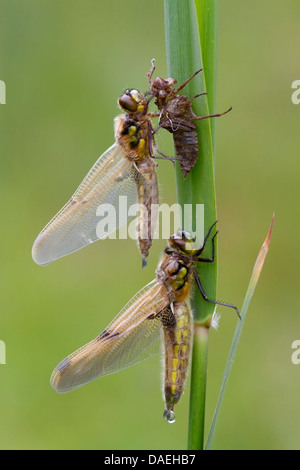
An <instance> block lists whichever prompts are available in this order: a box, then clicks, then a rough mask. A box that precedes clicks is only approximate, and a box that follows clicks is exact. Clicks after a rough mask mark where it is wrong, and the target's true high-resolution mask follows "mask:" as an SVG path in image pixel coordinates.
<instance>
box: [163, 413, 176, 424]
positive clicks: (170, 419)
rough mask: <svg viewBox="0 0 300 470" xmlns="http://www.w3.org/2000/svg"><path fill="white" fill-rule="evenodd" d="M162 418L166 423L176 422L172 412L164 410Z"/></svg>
mask: <svg viewBox="0 0 300 470" xmlns="http://www.w3.org/2000/svg"><path fill="white" fill-rule="evenodd" d="M164 418H165V419H166V420H167V421H168V423H170V424H172V423H175V421H176V415H175V413H174V411H172V410H165V411H164Z"/></svg>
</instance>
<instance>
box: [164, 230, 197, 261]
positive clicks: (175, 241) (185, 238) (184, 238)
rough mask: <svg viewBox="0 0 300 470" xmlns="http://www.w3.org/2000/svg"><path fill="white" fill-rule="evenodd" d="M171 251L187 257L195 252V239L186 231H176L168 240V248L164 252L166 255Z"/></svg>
mask: <svg viewBox="0 0 300 470" xmlns="http://www.w3.org/2000/svg"><path fill="white" fill-rule="evenodd" d="M171 251H177V252H179V253H182V254H184V255H188V256H191V255H193V254H194V253H196V252H197V246H196V238H195V237H194V236H193V235H192V234H191V233H190V232H187V231H186V230H182V229H179V230H177V233H174V235H171V237H170V238H169V246H168V248H167V249H166V251H165V252H166V253H167V254H168V253H171Z"/></svg>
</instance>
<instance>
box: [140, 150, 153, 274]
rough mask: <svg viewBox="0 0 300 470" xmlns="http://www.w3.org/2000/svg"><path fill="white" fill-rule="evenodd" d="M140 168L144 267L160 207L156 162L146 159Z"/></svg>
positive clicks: (141, 231)
mask: <svg viewBox="0 0 300 470" xmlns="http://www.w3.org/2000/svg"><path fill="white" fill-rule="evenodd" d="M136 166H137V168H138V182H137V187H138V201H139V204H140V206H139V213H138V224H137V233H138V245H139V249H140V252H141V254H142V260H143V267H144V266H145V265H146V263H147V258H148V255H149V249H150V247H151V245H152V237H153V232H154V228H155V222H156V217H157V209H158V188H157V178H156V171H155V162H153V161H152V160H146V159H145V160H144V161H142V162H137V163H136Z"/></svg>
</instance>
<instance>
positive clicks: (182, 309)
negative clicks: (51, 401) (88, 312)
mask: <svg viewBox="0 0 300 470" xmlns="http://www.w3.org/2000/svg"><path fill="white" fill-rule="evenodd" d="M214 225H215V224H213V225H212V226H211V228H210V229H209V231H208V233H207V235H206V237H205V239H204V243H203V245H202V247H201V248H200V249H197V248H196V243H195V238H194V237H192V235H191V234H190V233H188V232H185V231H183V230H178V232H177V233H176V234H174V235H172V236H171V237H170V238H169V241H168V247H167V248H166V249H165V250H164V253H163V257H162V260H161V262H160V263H159V265H158V268H157V271H156V279H155V280H153V281H152V282H150V283H149V284H148V285H147V286H146V287H144V288H143V289H142V290H141V291H139V292H138V293H137V294H136V295H135V296H134V297H133V298H132V299H131V300H130V301H129V302H128V303H127V305H125V307H124V308H123V309H122V310H121V312H120V313H119V315H117V317H116V318H115V319H114V320H113V321H112V322H111V323H110V325H109V326H108V327H107V328H106V329H105V330H104V331H103V332H102V333H101V334H100V335H99V336H97V337H96V338H95V339H94V340H92V341H91V342H89V343H87V344H86V345H85V346H83V347H81V348H80V349H78V350H77V351H75V352H74V353H72V354H70V355H69V356H68V357H66V358H65V359H64V360H63V361H61V362H60V363H59V364H58V366H57V367H56V368H55V370H54V371H53V373H52V376H51V379H50V383H51V386H52V387H53V388H54V389H55V390H56V391H57V392H58V393H66V392H69V391H71V390H74V389H76V388H78V387H81V386H82V385H84V384H86V383H88V382H91V381H92V380H94V379H96V378H98V377H103V376H105V375H108V374H112V373H114V372H117V371H119V370H121V369H124V368H126V367H129V366H131V365H134V364H137V363H138V362H141V361H142V360H144V359H146V358H148V357H150V356H152V355H154V354H156V353H157V352H159V349H160V345H161V342H163V346H164V354H165V372H164V397H165V410H164V418H165V419H166V420H167V421H168V422H169V423H173V422H175V413H174V406H175V405H176V403H177V402H178V401H179V399H180V396H181V395H182V393H183V391H184V385H185V380H186V376H187V370H188V364H189V357H190V351H191V343H192V327H193V321H192V313H191V308H190V304H189V300H190V297H191V292H192V289H193V285H194V284H195V282H196V284H197V286H198V288H199V289H200V292H201V294H202V296H203V298H204V299H205V300H206V301H208V302H212V303H214V304H220V305H224V306H227V307H231V308H234V309H235V310H236V312H237V314H238V315H239V312H238V309H237V307H235V306H234V305H231V304H227V303H224V302H219V301H217V300H211V299H209V298H208V297H207V295H206V294H205V292H204V290H203V287H202V284H201V282H200V279H199V277H198V275H197V272H196V264H197V262H205V263H211V262H213V261H214V257H215V245H214V240H215V237H216V235H217V233H218V232H216V233H215V234H214V236H213V237H212V254H211V257H210V258H201V256H200V255H201V254H202V252H203V250H204V247H205V245H206V243H207V240H208V238H209V236H210V233H211V231H212V228H213V227H214ZM239 316H240V315H239ZM161 339H162V341H161Z"/></svg>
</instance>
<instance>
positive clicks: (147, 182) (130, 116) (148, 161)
mask: <svg viewBox="0 0 300 470" xmlns="http://www.w3.org/2000/svg"><path fill="white" fill-rule="evenodd" d="M149 101H150V100H148V101H147V100H146V98H145V97H144V95H143V94H142V93H140V92H139V91H138V90H134V89H132V90H126V91H125V93H124V94H123V95H122V96H121V97H120V98H119V100H118V103H119V106H120V108H121V109H122V110H123V111H125V112H126V114H122V115H120V116H117V117H116V118H115V120H114V128H115V143H114V144H113V145H112V146H111V147H110V148H108V149H107V150H106V151H105V152H104V153H103V154H102V155H101V156H100V157H99V159H98V160H97V161H96V163H95V164H94V166H93V167H92V168H91V169H90V171H89V172H88V174H87V175H86V177H85V178H84V180H83V181H82V183H81V184H80V185H79V187H78V189H77V190H76V191H75V193H74V194H73V196H72V197H71V199H70V200H69V201H68V202H67V204H66V205H65V206H64V207H63V208H62V209H61V210H60V211H59V212H58V213H57V214H56V215H55V217H53V219H52V220H51V221H50V222H49V223H48V224H47V225H46V227H45V228H44V229H43V230H42V231H41V233H40V234H39V235H38V237H37V238H36V240H35V242H34V245H33V248H32V257H33V260H34V261H35V262H36V263H37V264H39V265H45V264H49V263H52V262H53V261H55V260H56V259H59V258H61V257H63V256H66V255H69V254H70V253H74V252H75V251H77V250H80V249H81V248H83V247H85V246H87V245H89V244H90V243H93V242H95V241H97V240H99V239H101V238H105V237H106V236H108V235H109V234H110V233H113V232H115V231H116V230H117V229H118V228H119V227H120V226H121V225H124V224H125V223H126V222H127V217H128V214H127V213H126V214H122V213H119V196H127V203H128V206H131V205H132V204H136V203H138V206H137V207H138V211H137V238H138V247H139V250H140V253H141V255H142V264H143V267H144V266H146V264H147V257H148V254H149V249H150V247H151V244H152V237H153V232H154V228H155V221H156V215H157V214H156V213H154V212H155V211H156V210H157V206H158V188H157V178H156V166H157V164H156V162H155V161H153V158H152V157H154V154H153V152H154V150H156V146H155V142H154V137H153V128H152V124H151V121H150V119H149V114H148V102H149ZM103 204H111V205H112V206H113V207H114V209H115V211H113V213H114V215H115V220H113V221H110V222H111V223H108V227H111V231H109V229H108V230H107V231H106V233H105V235H104V234H103V235H101V233H99V231H97V225H98V223H99V212H97V209H98V208H100V207H101V206H102V205H103ZM97 232H98V233H97Z"/></svg>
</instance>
